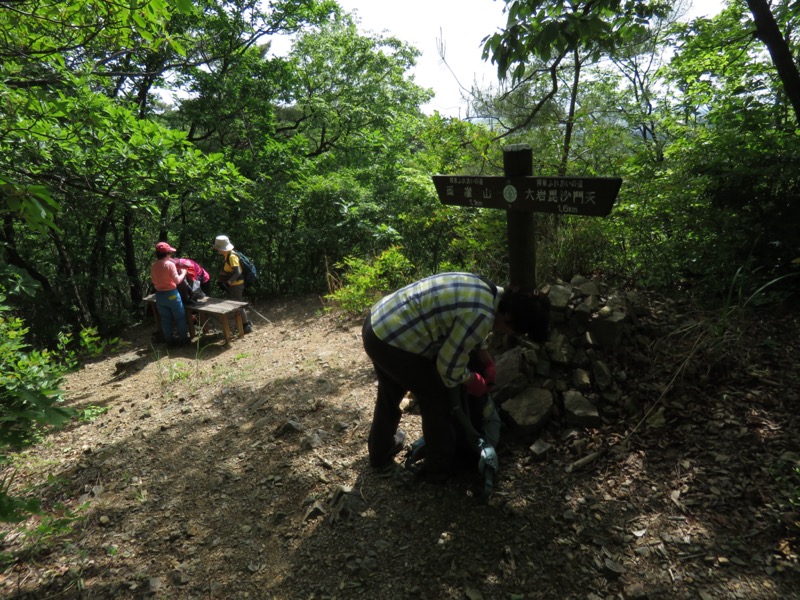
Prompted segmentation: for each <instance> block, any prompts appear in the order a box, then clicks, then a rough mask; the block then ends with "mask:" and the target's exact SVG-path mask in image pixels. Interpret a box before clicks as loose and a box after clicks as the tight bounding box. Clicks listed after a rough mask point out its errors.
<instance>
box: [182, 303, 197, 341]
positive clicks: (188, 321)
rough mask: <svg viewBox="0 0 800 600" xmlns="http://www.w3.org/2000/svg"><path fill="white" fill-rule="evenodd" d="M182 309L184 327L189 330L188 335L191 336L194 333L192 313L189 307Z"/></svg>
mask: <svg viewBox="0 0 800 600" xmlns="http://www.w3.org/2000/svg"><path fill="white" fill-rule="evenodd" d="M184 311H185V312H186V329H187V330H188V331H189V337H190V338H193V337H194V334H195V330H194V315H193V314H192V309H191V308H184Z"/></svg>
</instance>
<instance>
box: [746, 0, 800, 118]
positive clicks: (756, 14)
mask: <svg viewBox="0 0 800 600" xmlns="http://www.w3.org/2000/svg"><path fill="white" fill-rule="evenodd" d="M747 6H748V7H749V8H750V12H751V13H753V21H754V22H755V24H756V30H757V32H758V37H759V39H761V41H762V42H764V44H765V45H766V46H767V50H769V54H770V56H771V57H772V62H773V64H774V65H775V68H776V69H777V70H778V76H779V77H780V78H781V82H783V90H784V91H785V92H786V96H787V97H788V98H789V101H790V102H791V103H792V108H793V109H794V114H795V118H796V119H797V123H798V125H800V73H798V71H797V65H795V64H794V60H793V59H792V53H791V51H790V50H789V44H787V43H786V40H785V39H784V38H783V35H782V34H781V30H780V29H779V28H778V23H777V22H776V21H775V17H774V16H773V14H772V11H771V10H770V8H769V4H767V0H747Z"/></svg>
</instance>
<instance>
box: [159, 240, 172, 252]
mask: <svg viewBox="0 0 800 600" xmlns="http://www.w3.org/2000/svg"><path fill="white" fill-rule="evenodd" d="M156 252H160V253H162V254H167V253H169V252H175V248H173V247H172V246H170V245H169V244H168V243H167V242H158V243H157V244H156Z"/></svg>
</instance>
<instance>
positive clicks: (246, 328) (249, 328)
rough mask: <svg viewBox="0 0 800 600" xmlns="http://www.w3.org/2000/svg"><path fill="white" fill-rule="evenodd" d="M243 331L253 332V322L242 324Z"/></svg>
mask: <svg viewBox="0 0 800 600" xmlns="http://www.w3.org/2000/svg"><path fill="white" fill-rule="evenodd" d="M244 332H245V333H253V324H252V323H251V322H250V321H248V322H247V323H245V324H244Z"/></svg>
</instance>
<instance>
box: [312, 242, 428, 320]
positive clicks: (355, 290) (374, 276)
mask: <svg viewBox="0 0 800 600" xmlns="http://www.w3.org/2000/svg"><path fill="white" fill-rule="evenodd" d="M335 266H336V268H337V269H341V270H342V274H341V276H339V275H335V274H333V273H330V274H329V276H328V289H329V293H328V294H327V295H326V296H325V299H326V300H328V301H329V302H331V304H332V305H333V306H334V307H335V308H337V309H339V310H341V311H344V312H345V313H348V314H351V315H358V314H361V313H363V312H364V311H365V310H367V309H368V308H369V307H370V306H372V304H373V303H374V302H375V301H377V300H378V299H380V298H381V297H382V296H383V295H385V294H387V293H389V292H391V291H394V290H395V289H398V288H400V287H403V286H404V285H406V284H408V283H411V281H413V276H414V274H415V268H414V265H413V264H411V262H410V261H409V260H408V259H407V258H406V257H405V256H404V255H403V249H402V248H401V247H398V246H393V247H391V248H389V249H388V250H385V251H384V252H381V254H379V255H378V256H377V257H375V259H374V260H373V261H371V262H368V261H365V260H362V259H360V258H356V257H347V258H345V259H344V261H343V262H342V263H338V264H336V265H335Z"/></svg>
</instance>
